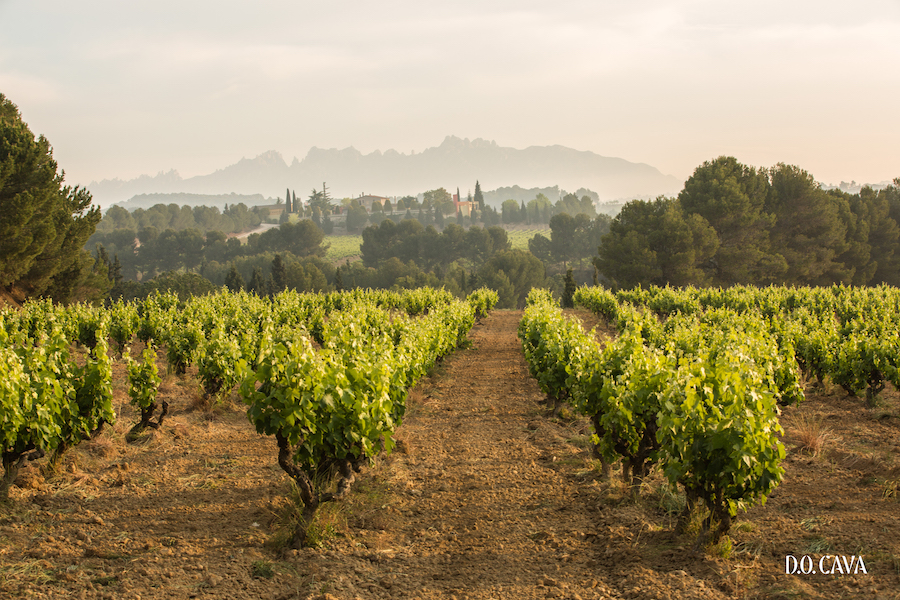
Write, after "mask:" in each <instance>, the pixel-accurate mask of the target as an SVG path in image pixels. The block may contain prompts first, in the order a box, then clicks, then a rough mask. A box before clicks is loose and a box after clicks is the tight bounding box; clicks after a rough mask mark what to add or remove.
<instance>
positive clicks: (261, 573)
mask: <svg viewBox="0 0 900 600" xmlns="http://www.w3.org/2000/svg"><path fill="white" fill-rule="evenodd" d="M250 574H251V575H252V576H253V577H256V578H259V579H272V578H273V577H275V567H274V565H272V563H270V562H269V561H267V560H256V561H253V564H252V565H250Z"/></svg>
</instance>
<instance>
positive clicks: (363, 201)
mask: <svg viewBox="0 0 900 600" xmlns="http://www.w3.org/2000/svg"><path fill="white" fill-rule="evenodd" d="M385 200H390V198H388V197H386V196H369V195H366V196H360V197H359V198H357V199H356V201H357V202H359V205H360V206H362V207H363V208H365V209H366V210H367V211H369V212H372V204H374V203H375V202H380V203H381V206H382V207H384V201H385Z"/></svg>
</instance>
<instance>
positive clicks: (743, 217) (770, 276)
mask: <svg viewBox="0 0 900 600" xmlns="http://www.w3.org/2000/svg"><path fill="white" fill-rule="evenodd" d="M768 196H769V178H768V176H767V173H766V172H765V171H757V170H756V169H754V168H752V167H747V166H745V165H743V164H741V163H739V162H738V161H737V159H736V158H734V157H731V156H720V157H719V158H717V159H715V160H713V161H707V162H705V163H703V164H702V165H701V166H699V167H697V169H696V170H695V171H694V174H693V175H691V176H690V177H689V178H688V180H687V181H685V182H684V189H683V190H682V191H681V193H680V194H679V195H678V201H679V203H680V205H681V208H682V209H683V211H684V213H685V215H684V216H685V217H688V216H690V215H698V216H700V217H703V219H704V220H705V221H706V222H707V223H708V224H709V225H710V226H712V228H713V230H714V231H715V232H716V235H717V237H718V241H719V244H718V249H717V251H716V254H715V256H713V257H712V259H711V262H710V266H712V267H713V269H714V271H715V272H714V278H713V282H712V283H713V284H715V285H733V284H735V283H742V284H754V283H769V282H772V281H778V280H779V279H780V277H781V276H782V275H783V274H784V273H785V272H786V271H787V270H788V264H787V261H785V259H784V257H783V256H781V255H780V254H778V253H777V252H773V251H772V249H771V244H770V241H769V231H770V229H771V228H772V226H773V225H774V224H775V220H776V217H775V215H773V214H771V213H769V212H767V211H766V200H767V198H768ZM601 272H603V269H601ZM604 274H605V273H604ZM673 285H675V284H673Z"/></svg>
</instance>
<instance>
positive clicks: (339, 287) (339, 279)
mask: <svg viewBox="0 0 900 600" xmlns="http://www.w3.org/2000/svg"><path fill="white" fill-rule="evenodd" d="M342 270H343V266H340V267H338V268H337V270H336V271H335V273H334V291H336V292H341V291H343V290H344V277H343V276H342V275H341V271H342Z"/></svg>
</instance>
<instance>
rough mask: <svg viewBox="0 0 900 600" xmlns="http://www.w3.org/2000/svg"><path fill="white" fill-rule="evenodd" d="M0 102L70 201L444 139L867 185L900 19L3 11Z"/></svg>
mask: <svg viewBox="0 0 900 600" xmlns="http://www.w3.org/2000/svg"><path fill="white" fill-rule="evenodd" d="M0 92H2V93H4V94H5V95H6V96H7V97H8V98H9V99H10V100H12V101H13V102H14V103H15V104H17V105H18V107H19V109H20V111H21V112H22V114H23V116H24V118H25V120H26V122H27V123H28V124H29V125H30V126H31V129H32V131H34V132H35V133H40V134H44V135H45V136H46V137H47V138H48V139H49V140H50V143H51V144H52V145H53V147H54V152H55V157H56V159H57V161H58V162H59V164H60V166H61V167H62V168H64V169H65V170H66V174H67V176H66V180H67V182H69V183H72V184H87V183H89V182H90V181H91V180H95V179H97V180H99V179H104V178H114V177H119V178H123V179H124V178H131V177H135V176H137V175H140V174H155V173H157V172H159V171H161V170H169V169H172V168H174V169H177V170H178V171H179V172H180V173H181V174H182V176H184V177H190V176H193V175H200V174H205V173H209V172H211V171H213V170H215V169H217V168H222V167H224V166H227V165H229V164H232V163H234V162H236V161H237V160H239V159H240V158H242V157H248V158H250V157H254V156H256V155H258V154H260V153H262V152H265V151H267V150H277V151H279V152H281V153H282V154H283V155H284V156H285V158H286V160H288V161H290V160H291V159H292V158H293V157H294V156H297V157H298V158H301V159H302V158H303V157H304V156H305V155H306V152H307V151H308V150H309V148H310V147H312V146H318V147H320V148H345V147H348V146H353V147H355V148H357V149H358V150H360V151H362V152H365V153H368V152H372V151H373V150H386V149H388V148H394V149H396V150H398V151H400V152H404V153H409V152H410V151H412V150H415V151H416V152H420V151H421V150H423V149H425V148H428V147H431V146H437V145H439V144H440V143H441V141H442V140H443V139H444V137H445V136H446V135H456V136H459V137H468V138H473V139H474V138H484V139H488V140H495V141H496V142H497V143H498V144H499V145H501V146H511V147H515V148H525V147H527V146H533V145H538V146H544V145H553V144H561V145H564V146H569V147H571V148H576V149H578V150H591V151H593V152H596V153H598V154H601V155H604V156H616V157H621V158H624V159H626V160H630V161H633V162H644V163H648V164H651V165H653V166H655V167H657V168H659V169H660V170H661V171H663V172H664V173H667V174H671V175H675V176H676V177H678V178H681V179H684V178H686V177H688V176H689V175H690V174H691V173H692V172H693V170H694V168H696V167H697V166H698V165H699V164H701V163H702V162H703V161H705V160H709V159H712V158H715V157H716V156H720V155H723V154H727V155H733V156H735V157H737V158H738V160H740V161H741V162H744V163H746V164H750V165H754V166H766V167H768V166H772V165H774V164H775V163H777V162H785V163H789V164H795V165H798V166H800V167H802V168H804V169H806V170H807V171H809V172H810V173H811V174H812V175H814V176H815V177H816V179H817V180H819V181H823V182H826V183H835V184H836V183H838V182H840V181H841V180H845V181H850V180H851V179H853V180H856V181H858V182H872V183H877V182H880V181H884V180H889V179H893V178H894V177H900V143H898V142H900V108H898V107H900V2H898V1H897V0H882V1H876V0H857V1H855V2H852V3H851V2H846V1H843V0H841V1H834V0H815V1H812V0H791V1H789V2H785V1H784V0H777V1H770V0H754V1H753V2H722V1H721V0H697V1H680V2H668V1H667V2H663V1H642V0H636V1H634V2H628V3H626V2H621V1H619V0H616V1H607V0H584V1H570V2H566V1H562V2H558V3H550V2H547V1H546V0H540V1H532V0H509V1H506V0H478V1H475V0H472V1H445V2H441V3H435V2H421V1H405V0H403V1H399V0H398V1H392V0H381V1H379V2H373V1H367V2H362V1H354V0H347V1H343V2H317V3H312V2H307V1H304V0H255V1H254V2H249V1H234V0H216V1H201V0H190V1H189V2H184V1H181V0H180V1H177V2H176V1H170V0H154V2H123V1H121V0H109V1H101V0H78V1H77V2H73V1H71V0H0Z"/></svg>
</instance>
